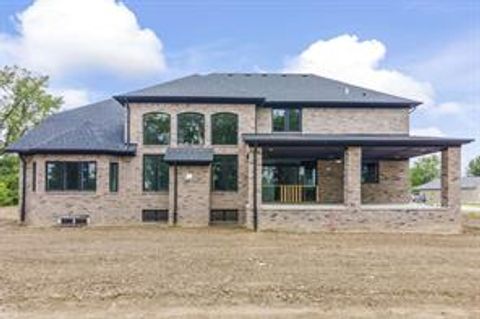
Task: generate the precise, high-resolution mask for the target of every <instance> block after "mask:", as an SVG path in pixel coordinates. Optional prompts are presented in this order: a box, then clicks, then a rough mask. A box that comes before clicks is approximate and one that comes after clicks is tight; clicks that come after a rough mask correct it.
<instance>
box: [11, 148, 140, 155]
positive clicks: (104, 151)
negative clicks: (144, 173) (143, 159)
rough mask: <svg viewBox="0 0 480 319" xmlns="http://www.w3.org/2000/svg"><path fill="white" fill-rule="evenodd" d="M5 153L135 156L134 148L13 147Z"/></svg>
mask: <svg viewBox="0 0 480 319" xmlns="http://www.w3.org/2000/svg"><path fill="white" fill-rule="evenodd" d="M5 153H17V154H19V155H36V154H52V155H121V156H135V155H136V148H132V149H125V150H113V149H80V148H77V149H73V148H72V149H60V148H59V149H36V148H29V149H15V148H7V149H6V150H5Z"/></svg>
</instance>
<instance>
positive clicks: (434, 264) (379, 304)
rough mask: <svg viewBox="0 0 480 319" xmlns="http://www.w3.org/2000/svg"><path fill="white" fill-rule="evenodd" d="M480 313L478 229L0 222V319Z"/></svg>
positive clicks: (464, 315) (455, 315) (446, 315)
mask: <svg viewBox="0 0 480 319" xmlns="http://www.w3.org/2000/svg"><path fill="white" fill-rule="evenodd" d="M319 316H321V317H322V318H339V317H341V318H346V317H347V318H348V317H353V318H370V317H375V318H480V234H479V233H476V232H473V231H471V232H469V233H468V234H463V235H450V236H437V235H414V234H409V235H399V234H352V233H350V234H338V233H324V234H317V235H296V234H285V233H252V232H248V231H245V230H241V229H218V228H215V229H214V228H210V229H200V230H187V229H179V228H163V227H158V226H151V227H150V226H136V227H115V228H84V229H58V228H29V227H21V226H18V225H17V224H16V223H15V222H13V221H6V220H3V222H1V223H0V318H13V319H15V318H45V319H46V318H49V319H50V318H116V319H122V318H226V317H229V318H292V317H295V318H318V317H319Z"/></svg>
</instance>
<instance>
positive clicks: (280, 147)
mask: <svg viewBox="0 0 480 319" xmlns="http://www.w3.org/2000/svg"><path fill="white" fill-rule="evenodd" d="M243 139H244V141H245V142H246V143H247V144H249V145H257V146H260V147H267V153H266V154H267V156H270V157H277V158H278V157H297V158H310V157H312V158H325V159H333V158H341V157H342V156H343V149H344V148H345V147H346V146H361V147H362V156H363V158H364V159H372V160H375V159H390V160H404V159H408V158H411V157H416V156H421V155H425V154H430V153H435V152H439V151H441V150H443V149H444V148H446V147H450V146H461V145H463V144H466V143H470V142H471V141H473V140H472V139H459V138H442V137H423V136H411V135H400V134H398V135H389V134H357V135H351V134H348V135H344V134H301V133H299V134H294V133H289V134H285V133H274V134H244V135H243Z"/></svg>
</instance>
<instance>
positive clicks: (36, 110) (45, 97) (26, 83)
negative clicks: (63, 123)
mask: <svg viewBox="0 0 480 319" xmlns="http://www.w3.org/2000/svg"><path fill="white" fill-rule="evenodd" d="M47 87H48V76H43V75H35V74H33V73H32V72H31V71H28V70H26V69H23V68H19V67H17V66H13V67H11V66H5V67H3V68H2V69H1V70H0V206H5V205H14V204H17V202H18V171H19V160H18V158H17V157H16V156H14V155H6V154H4V152H5V148H6V147H7V146H8V145H10V144H11V143H13V142H15V141H16V140H17V139H19V138H20V137H22V136H23V134H25V132H26V131H27V130H29V129H30V128H32V127H34V126H35V125H37V124H38V123H40V122H41V121H42V120H43V119H44V118H45V117H47V116H48V115H50V114H52V113H54V112H55V111H56V110H58V109H59V108H60V106H61V105H62V98H61V97H55V96H53V95H51V94H49V93H47V91H46V89H47Z"/></svg>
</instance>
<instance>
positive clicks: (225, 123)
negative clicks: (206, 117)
mask: <svg viewBox="0 0 480 319" xmlns="http://www.w3.org/2000/svg"><path fill="white" fill-rule="evenodd" d="M237 143H238V116H237V114H234V113H216V114H213V115H212V144H214V145H236V144H237Z"/></svg>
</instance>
